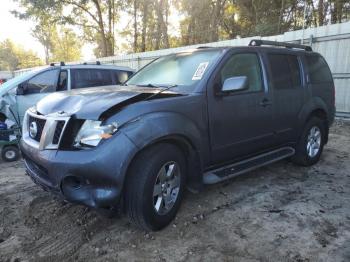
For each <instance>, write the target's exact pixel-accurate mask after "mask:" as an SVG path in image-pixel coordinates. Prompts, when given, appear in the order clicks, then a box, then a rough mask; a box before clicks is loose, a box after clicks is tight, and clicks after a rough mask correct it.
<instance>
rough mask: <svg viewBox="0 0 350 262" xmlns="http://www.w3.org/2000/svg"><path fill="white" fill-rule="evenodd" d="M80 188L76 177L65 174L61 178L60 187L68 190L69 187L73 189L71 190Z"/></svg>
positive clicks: (79, 182)
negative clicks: (65, 175)
mask: <svg viewBox="0 0 350 262" xmlns="http://www.w3.org/2000/svg"><path fill="white" fill-rule="evenodd" d="M79 188H81V181H80V179H79V178H78V177H76V176H67V177H65V178H64V179H63V182H62V189H63V190H65V189H66V190H69V189H73V190H77V189H79Z"/></svg>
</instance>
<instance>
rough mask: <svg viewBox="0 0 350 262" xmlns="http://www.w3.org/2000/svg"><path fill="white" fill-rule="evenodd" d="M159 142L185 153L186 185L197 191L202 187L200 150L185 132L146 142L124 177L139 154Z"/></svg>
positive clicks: (130, 162) (133, 158)
mask: <svg viewBox="0 0 350 262" xmlns="http://www.w3.org/2000/svg"><path fill="white" fill-rule="evenodd" d="M158 144H171V145H174V146H176V147H177V148H178V149H179V150H180V151H181V152H182V153H183V154H184V157H185V160H186V165H187V166H186V171H187V172H186V175H187V176H186V186H187V187H188V189H189V190H190V191H192V192H197V191H199V190H200V189H201V186H202V168H201V167H202V165H201V158H200V154H199V151H198V148H197V147H196V146H195V144H194V143H193V141H191V139H190V138H188V137H186V136H185V135H183V134H171V135H165V136H160V137H158V138H156V139H154V140H151V141H149V142H148V143H147V144H144V146H143V147H142V148H140V149H139V150H138V151H137V152H136V153H135V154H134V155H133V156H132V157H131V159H130V161H129V164H128V167H127V170H126V173H125V179H124V185H125V181H126V180H127V176H128V174H129V170H130V167H131V165H132V164H133V162H134V161H135V159H136V158H137V156H138V155H139V154H141V153H142V152H144V151H145V150H147V149H149V148H150V147H153V146H156V145H158Z"/></svg>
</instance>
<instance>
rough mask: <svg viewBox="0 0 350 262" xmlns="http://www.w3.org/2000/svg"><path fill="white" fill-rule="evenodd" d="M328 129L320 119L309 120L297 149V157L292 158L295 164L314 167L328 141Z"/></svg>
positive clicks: (312, 118)
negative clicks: (326, 140)
mask: <svg viewBox="0 0 350 262" xmlns="http://www.w3.org/2000/svg"><path fill="white" fill-rule="evenodd" d="M326 128H327V125H326V124H325V121H324V120H322V119H320V118H318V117H311V118H310V119H309V120H308V122H307V123H306V124H305V126H304V129H303V132H302V134H301V137H300V138H299V141H298V143H297V145H296V147H295V155H294V156H293V157H292V161H293V163H295V164H297V165H301V166H312V165H314V164H316V163H317V162H318V161H319V160H320V157H321V154H322V151H323V147H324V144H325V139H326ZM313 132H314V133H313ZM318 132H319V133H320V134H319V140H318V139H316V137H318V136H317V135H315V134H317V133H318ZM312 134H314V135H315V136H313V135H312ZM311 137H313V141H314V143H312V139H311ZM316 140H317V141H316Z"/></svg>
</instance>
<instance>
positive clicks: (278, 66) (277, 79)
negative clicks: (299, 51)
mask: <svg viewBox="0 0 350 262" xmlns="http://www.w3.org/2000/svg"><path fill="white" fill-rule="evenodd" d="M268 59H269V63H270V68H271V74H272V82H273V86H274V87H275V88H277V89H289V88H296V87H299V86H300V85H301V78H300V67H299V62H298V58H297V56H294V55H283V54H269V55H268Z"/></svg>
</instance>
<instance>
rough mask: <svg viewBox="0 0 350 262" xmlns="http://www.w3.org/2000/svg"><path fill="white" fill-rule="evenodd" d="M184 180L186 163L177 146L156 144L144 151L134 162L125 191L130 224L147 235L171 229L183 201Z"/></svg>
mask: <svg viewBox="0 0 350 262" xmlns="http://www.w3.org/2000/svg"><path fill="white" fill-rule="evenodd" d="M169 174H170V175H169ZM167 175H169V177H168V176H167ZM185 176H186V161H185V158H184V156H183V153H182V152H181V150H180V149H178V148H177V147H176V146H174V145H171V144H157V145H154V146H152V147H150V148H148V149H145V150H144V151H142V152H141V153H140V154H139V155H137V156H136V158H135V160H134V161H133V162H132V164H131V166H130V168H129V171H128V176H127V179H126V183H125V187H124V188H125V189H124V192H125V193H124V210H125V212H126V214H127V216H128V217H129V220H130V221H131V222H132V223H133V224H135V225H136V226H138V227H140V228H142V229H145V230H147V231H156V230H160V229H162V228H164V227H166V226H167V225H169V224H170V223H171V221H172V220H173V219H174V218H175V216H176V214H177V211H178V209H179V207H180V204H181V200H182V198H183V194H184V188H185ZM164 179H168V181H166V180H164ZM162 181H163V182H162ZM162 184H163V185H165V187H162ZM170 184H171V186H170ZM175 185H177V187H175ZM163 193H164V194H163ZM164 195H165V196H166V197H163V196H164ZM166 202H167V204H168V205H167V206H166V205H165V203H166Z"/></svg>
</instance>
